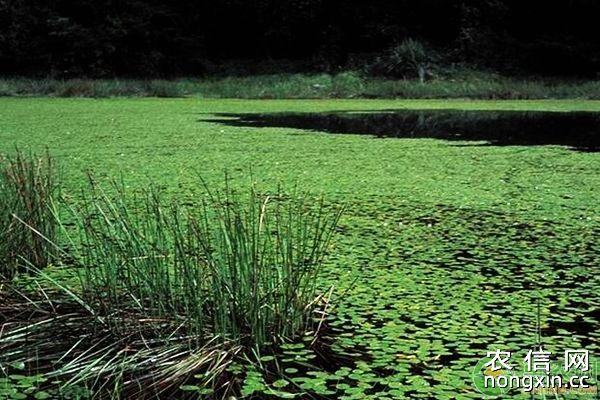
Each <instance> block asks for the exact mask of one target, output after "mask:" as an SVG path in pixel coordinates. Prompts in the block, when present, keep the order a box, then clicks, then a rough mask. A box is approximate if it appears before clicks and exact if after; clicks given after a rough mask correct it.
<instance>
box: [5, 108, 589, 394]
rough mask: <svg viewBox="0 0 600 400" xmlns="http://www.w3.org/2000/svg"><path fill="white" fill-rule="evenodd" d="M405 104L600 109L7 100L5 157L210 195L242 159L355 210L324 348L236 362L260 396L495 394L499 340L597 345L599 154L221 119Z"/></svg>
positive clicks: (239, 180)
mask: <svg viewBox="0 0 600 400" xmlns="http://www.w3.org/2000/svg"><path fill="white" fill-rule="evenodd" d="M394 108H397V109H403V108H414V109H430V108H448V109H451V108H458V109H508V110H544V111H600V103H599V102H593V101H566V100H565V101H485V102H483V101H481V102H474V101H384V100H373V101H365V100H337V101H291V100H289V101H244V100H195V99H178V100H164V99H162V100H161V99H106V100H92V99H2V100H0V151H1V152H10V151H11V150H12V149H13V146H14V145H19V146H21V147H26V146H30V147H32V148H33V149H34V150H43V148H44V147H45V146H48V147H49V149H50V152H51V153H52V154H53V155H54V156H55V157H56V158H57V159H58V160H59V161H60V163H61V165H63V171H62V174H63V176H64V181H65V182H64V188H63V190H64V191H65V192H66V193H67V194H69V195H71V196H74V197H76V196H77V195H78V190H79V189H80V188H81V187H82V186H83V185H85V178H84V177H85V174H84V172H85V171H86V170H87V169H92V170H94V171H95V172H96V174H97V175H98V178H99V180H101V181H102V180H103V179H104V180H109V179H111V178H113V177H115V176H119V175H121V176H122V178H123V183H124V184H125V185H126V186H128V187H129V188H130V190H138V189H141V188H144V187H145V186H146V185H147V184H148V182H149V181H150V180H152V181H154V182H155V183H156V184H158V185H161V186H162V187H163V189H164V190H165V191H166V192H167V193H171V194H173V195H177V196H178V197H182V198H185V199H186V200H187V201H189V202H191V203H194V202H196V201H198V196H199V194H198V193H197V192H196V191H195V190H194V189H193V188H194V187H195V186H197V185H195V182H197V175H198V174H200V175H201V176H202V177H204V178H205V179H206V180H207V182H208V183H209V184H210V183H211V182H212V183H218V182H221V181H222V179H223V173H224V171H225V170H227V171H228V173H229V175H230V177H231V181H232V184H233V185H234V186H235V185H237V186H239V187H247V183H248V181H249V180H250V179H254V180H256V181H258V182H260V184H261V185H263V186H264V187H266V188H269V187H271V188H275V187H276V186H277V184H278V183H279V182H285V183H288V184H297V185H298V186H299V187H301V188H302V189H303V190H310V191H312V192H315V193H323V194H324V195H325V197H326V198H327V199H328V200H329V201H331V202H333V203H337V204H344V205H345V207H346V211H345V214H344V216H343V218H342V220H341V221H340V225H339V228H338V233H337V236H336V239H335V241H334V248H333V249H332V251H331V254H330V256H329V257H328V258H327V265H326V274H325V276H324V278H323V281H322V282H321V283H320V284H321V286H322V288H323V290H324V291H325V290H327V289H328V288H329V287H330V286H331V285H333V286H334V292H333V295H332V301H331V302H332V304H333V305H334V308H333V309H332V310H331V314H330V317H329V319H328V320H327V323H326V325H325V326H324V337H323V339H322V341H321V342H319V343H315V344H314V345H312V346H311V345H310V342H305V341H301V340H300V341H298V343H292V344H288V345H285V346H283V347H282V349H281V354H280V357H278V358H276V359H273V358H271V357H268V356H267V357H266V358H264V360H262V363H263V365H262V366H261V368H257V369H252V368H249V367H248V366H241V365H237V364H235V365H232V366H231V367H230V368H231V371H230V372H231V373H232V374H239V376H240V377H241V382H240V387H241V391H242V393H243V394H245V395H247V396H252V395H255V396H259V397H263V396H266V395H271V396H275V395H278V396H285V393H306V394H305V396H307V394H311V395H312V396H314V397H321V398H357V399H358V398H377V399H382V398H408V397H410V398H480V397H482V394H481V393H480V392H478V391H477V389H476V388H475V386H474V385H473V380H474V379H476V378H477V376H475V377H473V375H477V374H478V371H474V370H476V366H477V363H478V361H479V360H480V359H481V358H483V357H484V356H485V355H486V351H487V350H495V349H496V348H502V349H505V350H512V351H514V352H515V353H517V354H519V355H521V354H523V353H524V352H526V351H527V350H528V349H530V348H532V347H533V346H534V345H535V344H536V343H537V341H538V340H540V341H541V343H542V344H543V345H544V347H545V348H546V349H548V350H550V351H552V352H553V354H554V355H553V358H554V359H555V361H559V360H557V359H556V357H557V356H560V354H561V353H562V351H564V350H566V349H570V348H580V347H581V348H586V349H588V350H590V352H592V353H596V354H598V353H599V352H600V336H599V332H600V329H599V328H600V322H599V321H600V316H599V315H598V309H599V308H600V296H599V295H598V289H597V288H598V285H599V283H600V281H599V278H598V274H597V271H598V270H599V269H598V267H599V262H598V259H599V257H598V254H599V253H600V248H599V246H598V242H597V237H598V234H599V233H600V217H599V216H598V214H597V206H598V204H599V200H600V192H599V191H598V187H599V185H600V155H598V154H597V153H585V152H575V151H572V150H569V149H567V148H564V147H560V146H503V147H495V146H461V145H460V144H461V143H460V142H445V141H441V140H434V139H394V138H386V139H375V138H371V137H368V136H355V135H342V134H340V135H325V134H320V133H317V132H307V131H303V130H299V129H291V128H277V127H270V128H251V127H232V126H224V125H220V124H217V123H212V122H210V121H206V120H209V119H211V118H212V117H213V115H214V114H216V113H246V112H248V113H250V112H275V111H281V112H284V111H285V112H318V111H333V110H363V111H364V110H373V111H374V110H380V109H394ZM214 118H218V117H216V116H215V117H214ZM250 176H252V178H250ZM538 304H539V309H540V310H539V315H538V310H537V305H538ZM538 320H539V322H540V328H541V329H540V330H538V326H537V325H538ZM538 333H541V335H539V336H541V338H540V337H538ZM259 370H261V371H262V372H259ZM265 371H266V372H265ZM268 371H274V373H272V374H270V373H268ZM275 371H277V373H275ZM185 389H187V390H189V391H191V392H193V391H194V390H196V388H195V387H194V384H193V382H190V385H188V386H187V387H186V388H185Z"/></svg>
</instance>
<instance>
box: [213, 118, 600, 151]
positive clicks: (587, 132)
mask: <svg viewBox="0 0 600 400" xmlns="http://www.w3.org/2000/svg"><path fill="white" fill-rule="evenodd" d="M217 116H218V117H222V118H218V119H206V120H203V121H207V122H218V123H221V124H225V125H230V126H243V127H256V128H262V127H286V128H299V129H307V130H311V131H319V132H327V133H347V134H358V135H372V136H375V137H379V138H434V139H443V140H463V141H485V142H487V143H488V144H490V145H496V146H508V145H518V146H539V145H562V146H568V147H570V148H572V149H574V150H579V151H588V152H597V151H599V150H600V113H593V112H523V111H462V110H461V111H458V110H394V111H380V112H364V111H361V112H348V111H345V112H330V113H289V114H288V113H273V114H218V115H217Z"/></svg>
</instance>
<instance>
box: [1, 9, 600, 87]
mask: <svg viewBox="0 0 600 400" xmlns="http://www.w3.org/2000/svg"><path fill="white" fill-rule="evenodd" d="M599 12H600V3H599V2H597V1H595V0H570V1H568V2H544V1H542V0H530V1H519V0H458V1H457V0H420V1H415V0H395V1H386V0H372V1H370V2H363V1H357V0H347V1H342V0H290V1H285V2H282V1H276V0H256V1H243V0H220V1H213V2H209V1H199V2H177V1H174V0H168V1H159V0H125V1H116V0H94V1H92V0H78V1H75V0H53V1H42V0H0V73H2V74H5V75H6V74H18V75H36V74H37V75H44V76H45V75H52V76H55V77H74V76H77V77H107V76H144V77H146V76H163V77H168V76H181V75H200V74H203V73H215V72H217V73H218V72H219V71H222V66H223V65H224V64H227V63H229V64H232V65H234V66H235V67H234V68H233V69H234V72H235V70H237V72H243V70H244V69H252V71H254V72H256V70H257V69H258V72H264V71H260V67H263V68H264V67H265V66H269V65H277V68H279V69H281V68H284V67H285V66H284V65H283V64H282V62H281V61H280V60H284V59H285V60H291V66H288V67H285V68H292V69H296V70H298V69H304V70H307V69H308V70H310V69H312V70H324V69H327V70H332V69H339V68H347V67H349V66H352V65H353V60H355V59H357V58H358V59H362V58H364V57H365V55H368V57H367V58H369V57H370V59H371V61H372V60H373V59H375V58H376V57H377V56H381V55H385V52H386V51H388V49H393V48H394V46H397V45H399V44H401V43H403V42H404V41H406V40H408V39H411V38H412V39H416V40H418V41H419V42H421V43H427V44H429V45H430V46H432V47H434V48H436V49H437V50H438V51H443V52H445V53H446V54H448V55H450V56H451V59H452V60H453V61H456V62H468V63H472V64H476V65H481V66H485V67H488V68H495V69H499V70H508V71H512V72H520V73H536V74H562V75H581V76H588V77H589V76H595V75H596V74H597V73H598V71H600V41H599V39H598V35H597V32H596V26H597V22H596V21H595V16H597V15H599ZM361 57H362V58H361ZM239 60H246V61H245V62H239ZM249 66H250V67H249Z"/></svg>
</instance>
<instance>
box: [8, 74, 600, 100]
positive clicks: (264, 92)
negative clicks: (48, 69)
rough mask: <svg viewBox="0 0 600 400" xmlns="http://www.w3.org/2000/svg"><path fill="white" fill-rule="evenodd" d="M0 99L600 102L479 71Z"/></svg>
mask: <svg viewBox="0 0 600 400" xmlns="http://www.w3.org/2000/svg"><path fill="white" fill-rule="evenodd" d="M0 96H55V97H112V96H131V97H134V96H153V97H188V96H195V97H202V98H244V99H286V98H290V99H313V98H314V99H319V98H474V99H546V98H557V99H563V98H581V99H600V83H599V82H598V81H561V80H556V79H541V78H524V79H513V78H508V77H502V76H498V75H495V74H491V73H485V72H478V71H467V72H464V71H462V70H459V71H451V72H449V73H448V76H436V77H434V78H433V79H430V80H427V81H424V82H421V81H420V80H419V79H390V78H377V77H370V76H366V75H364V74H361V73H359V72H356V71H349V72H341V73H338V74H325V73H323V74H273V75H257V76H250V77H237V76H231V77H207V78H202V79H196V78H182V79H173V80H161V79H154V80H141V79H137V80H136V79H97V80H95V79H70V80H56V79H26V78H7V79H0Z"/></svg>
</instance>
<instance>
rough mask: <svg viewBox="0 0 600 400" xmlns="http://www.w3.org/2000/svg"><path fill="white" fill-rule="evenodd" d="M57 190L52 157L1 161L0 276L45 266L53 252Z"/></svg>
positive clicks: (20, 155)
mask: <svg viewBox="0 0 600 400" xmlns="http://www.w3.org/2000/svg"><path fill="white" fill-rule="evenodd" d="M57 191H58V181H57V177H56V169H55V168H54V162H53V160H52V158H51V157H50V155H49V154H48V153H47V152H46V153H45V154H44V155H43V156H40V157H38V156H36V155H35V154H31V153H30V154H24V153H22V152H20V151H17V154H16V155H15V156H14V157H13V158H9V157H5V158H2V159H0V277H1V276H4V277H5V278H10V277H12V276H14V275H15V274H16V273H17V272H18V271H22V270H24V268H25V264H27V263H31V264H32V265H34V266H35V267H37V268H43V267H45V266H46V265H47V264H48V263H49V262H50V259H51V255H52V254H53V253H54V251H53V249H54V247H53V245H52V244H51V242H55V241H56V234H57V226H58V225H57V221H56V219H55V215H54V210H53V204H54V200H55V197H56V195H57Z"/></svg>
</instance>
